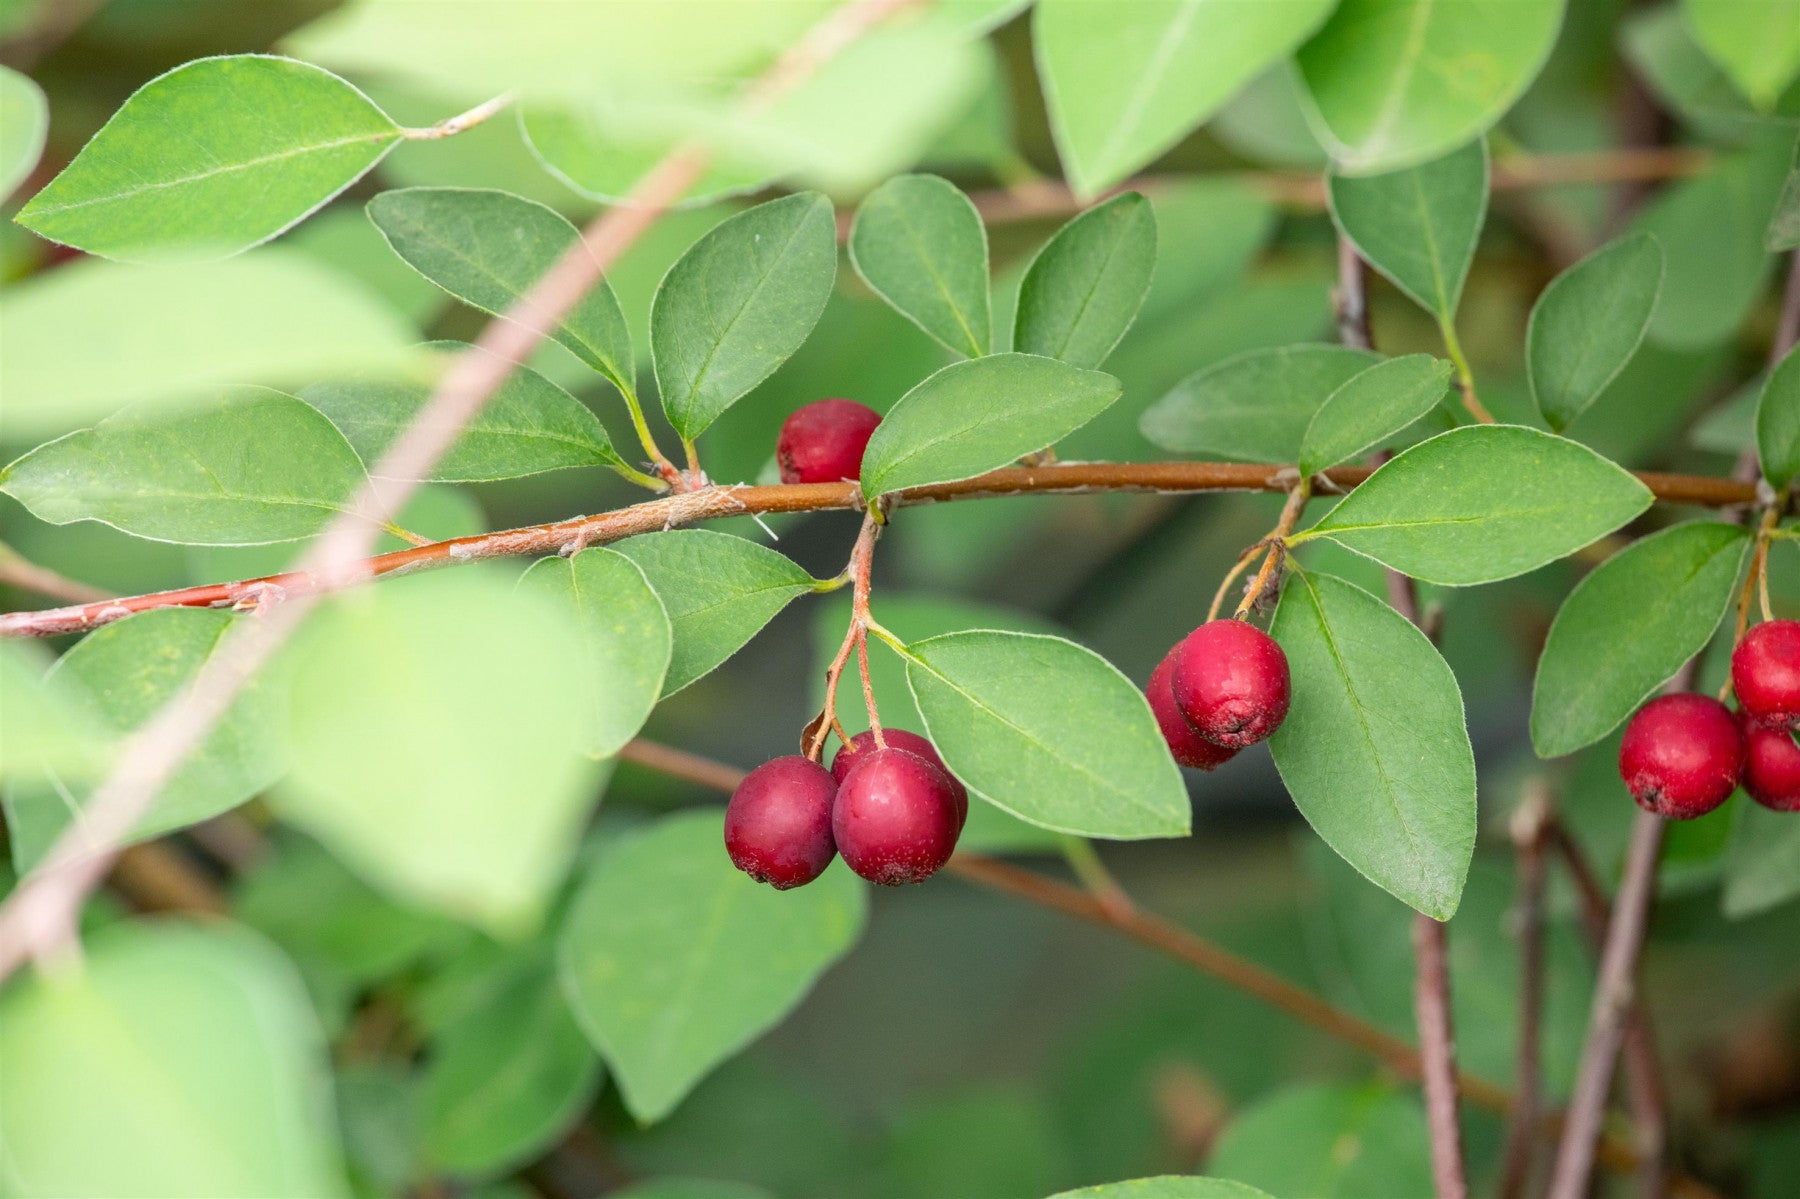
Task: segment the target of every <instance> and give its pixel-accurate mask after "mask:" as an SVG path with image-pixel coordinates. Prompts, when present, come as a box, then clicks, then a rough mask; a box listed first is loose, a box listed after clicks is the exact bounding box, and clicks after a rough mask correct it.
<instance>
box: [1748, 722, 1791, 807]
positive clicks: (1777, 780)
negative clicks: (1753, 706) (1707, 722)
mask: <svg viewBox="0 0 1800 1199" xmlns="http://www.w3.org/2000/svg"><path fill="white" fill-rule="evenodd" d="M1739 716H1741V717H1742V718H1743V719H1742V727H1743V730H1744V790H1745V791H1747V792H1749V793H1750V798H1751V799H1754V800H1755V801H1756V802H1757V803H1759V804H1761V805H1762V806H1763V807H1765V808H1771V809H1773V810H1774V811H1777V812H1800V745H1797V744H1795V742H1794V736H1795V734H1794V733H1793V732H1792V731H1791V730H1789V729H1772V728H1769V727H1768V726H1767V725H1762V724H1758V723H1757V722H1756V721H1755V720H1754V719H1752V718H1751V717H1750V714H1749V713H1748V712H1740V713H1739Z"/></svg>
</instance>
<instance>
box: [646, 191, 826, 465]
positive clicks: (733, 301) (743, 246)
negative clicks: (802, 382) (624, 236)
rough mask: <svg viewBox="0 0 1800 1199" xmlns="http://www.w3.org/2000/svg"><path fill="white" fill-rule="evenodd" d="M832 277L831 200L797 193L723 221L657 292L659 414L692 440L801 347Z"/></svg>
mask: <svg viewBox="0 0 1800 1199" xmlns="http://www.w3.org/2000/svg"><path fill="white" fill-rule="evenodd" d="M836 278H837V223H836V220H835V218H834V217H833V216H832V211H831V201H829V200H827V199H826V198H825V197H824V196H822V195H819V194H818V193H817V192H802V193H800V194H799V195H793V196H784V197H783V198H781V199H779V200H770V201H768V202H767V203H764V204H758V205H757V206H756V207H755V208H752V209H749V210H747V211H745V212H740V213H738V214H737V215H736V216H733V217H731V218H729V219H727V220H725V221H722V222H720V223H719V224H718V225H717V226H715V227H714V228H713V229H712V231H711V232H709V233H707V234H706V235H705V236H704V237H702V238H701V239H700V240H699V241H697V242H695V243H694V244H693V246H692V247H691V248H689V250H688V252H687V253H685V254H683V255H682V256H681V258H680V259H679V260H677V261H676V263H675V265H674V266H672V267H670V268H669V273H668V274H667V275H664V276H663V281H662V284H661V286H659V287H658V288H657V289H656V300H655V302H654V303H653V304H652V305H651V308H650V345H651V348H652V350H653V351H654V353H655V355H656V381H657V385H658V387H659V388H660V389H661V392H662V402H663V411H665V412H667V413H668V414H669V422H670V423H671V424H672V425H674V426H675V431H676V432H677V433H679V434H680V435H681V436H682V437H683V438H686V439H687V440H690V441H691V440H693V439H694V438H696V437H698V436H699V435H700V434H701V432H702V431H703V430H704V429H705V428H706V427H707V426H708V425H710V424H712V423H713V421H715V420H717V419H718V417H719V414H720V413H722V412H724V411H725V410H726V409H727V408H729V407H731V405H733V404H735V403H736V402H737V401H738V400H740V399H742V398H743V397H744V396H745V395H747V394H748V393H749V391H750V389H751V388H753V387H755V386H756V385H757V384H758V383H761V382H762V381H763V380H764V379H766V378H768V377H769V376H770V375H771V374H772V373H774V371H775V368H776V367H778V366H780V365H781V364H782V363H783V362H786V361H787V360H788V358H789V357H790V356H791V355H792V354H793V353H794V351H795V350H797V349H799V348H800V345H801V343H802V342H804V341H805V340H806V336H807V334H809V333H811V332H812V328H813V326H814V325H816V324H818V322H819V316H820V314H821V313H823V312H824V311H825V301H826V300H828V299H830V298H831V290H832V287H833V284H834V283H835V281H836Z"/></svg>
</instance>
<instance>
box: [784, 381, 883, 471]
mask: <svg viewBox="0 0 1800 1199" xmlns="http://www.w3.org/2000/svg"><path fill="white" fill-rule="evenodd" d="M880 423H881V414H880V413H878V412H876V411H875V410H874V409H873V408H870V407H868V406H867V405H864V404H859V403H857V402H856V401H855V400H838V399H832V400H815V401H813V402H812V403H810V404H807V405H806V406H805V407H802V408H799V409H797V410H796V411H795V412H794V413H793V414H792V415H790V416H789V417H788V418H787V419H786V420H785V421H783V422H782V423H781V436H780V437H779V438H777V439H776V441H775V462H776V464H777V465H778V466H780V468H781V481H782V482H783V483H838V482H842V481H844V480H846V479H856V478H859V477H860V476H861V475H862V460H863V451H864V450H865V449H867V448H868V446H869V438H870V437H873V436H874V435H875V426H876V425H879V424H880Z"/></svg>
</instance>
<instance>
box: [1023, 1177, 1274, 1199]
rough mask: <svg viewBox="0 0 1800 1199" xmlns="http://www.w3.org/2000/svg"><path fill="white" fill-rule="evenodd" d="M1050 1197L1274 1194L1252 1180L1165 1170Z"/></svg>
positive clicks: (1241, 1198)
mask: <svg viewBox="0 0 1800 1199" xmlns="http://www.w3.org/2000/svg"><path fill="white" fill-rule="evenodd" d="M1050 1199H1270V1195H1269V1193H1268V1192H1267V1191H1259V1190H1257V1189H1256V1188H1255V1187H1253V1186H1251V1185H1250V1184H1248V1183H1244V1182H1232V1181H1231V1180H1230V1179H1228V1178H1196V1177H1177V1176H1176V1175H1173V1174H1164V1175H1161V1176H1159V1177H1156V1178H1134V1179H1132V1180H1131V1181H1130V1182H1109V1183H1106V1184H1105V1185H1103V1186H1097V1187H1082V1188H1081V1189H1080V1190H1077V1191H1063V1192H1061V1193H1060V1194H1056V1195H1052V1196H1050Z"/></svg>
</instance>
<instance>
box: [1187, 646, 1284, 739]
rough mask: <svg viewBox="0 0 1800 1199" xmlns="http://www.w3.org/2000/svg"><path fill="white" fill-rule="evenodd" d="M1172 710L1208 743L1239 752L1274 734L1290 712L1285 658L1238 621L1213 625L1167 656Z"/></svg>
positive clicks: (1279, 651)
mask: <svg viewBox="0 0 1800 1199" xmlns="http://www.w3.org/2000/svg"><path fill="white" fill-rule="evenodd" d="M1171 656H1172V657H1173V658H1174V662H1175V664H1174V667H1173V669H1172V670H1171V671H1170V675H1169V686H1170V689H1171V690H1172V691H1173V692H1174V695H1175V706H1176V707H1177V708H1179V709H1181V714H1182V715H1183V716H1185V717H1186V718H1187V722H1188V723H1189V724H1190V725H1192V726H1193V727H1194V731H1195V732H1196V733H1199V734H1200V735H1201V736H1202V737H1204V738H1206V739H1207V740H1208V741H1211V742H1213V743H1214V744H1215V745H1222V746H1224V747H1225V748H1227V749H1243V748H1244V747H1245V746H1246V745H1255V744H1256V743H1257V742H1258V741H1261V740H1262V739H1263V738H1265V737H1267V736H1268V735H1269V734H1270V733H1273V732H1274V731H1275V730H1276V729H1277V728H1279V727H1280V726H1281V720H1282V718H1283V717H1284V716H1286V715H1287V710H1288V663H1287V655H1286V654H1284V653H1282V652H1281V647H1280V646H1279V645H1277V644H1275V639H1274V638H1273V637H1270V636H1269V635H1268V634H1267V633H1265V632H1263V631H1262V630H1261V629H1259V628H1257V627H1256V626H1255V625H1253V624H1249V623H1247V622H1245V621H1242V620H1211V621H1208V622H1207V623H1205V624H1203V625H1201V626H1200V627H1199V628H1197V629H1195V630H1194V631H1193V632H1191V633H1189V634H1188V635H1187V637H1185V638H1184V639H1183V640H1182V641H1181V642H1180V644H1178V645H1176V647H1175V648H1174V650H1172V651H1171Z"/></svg>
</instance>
